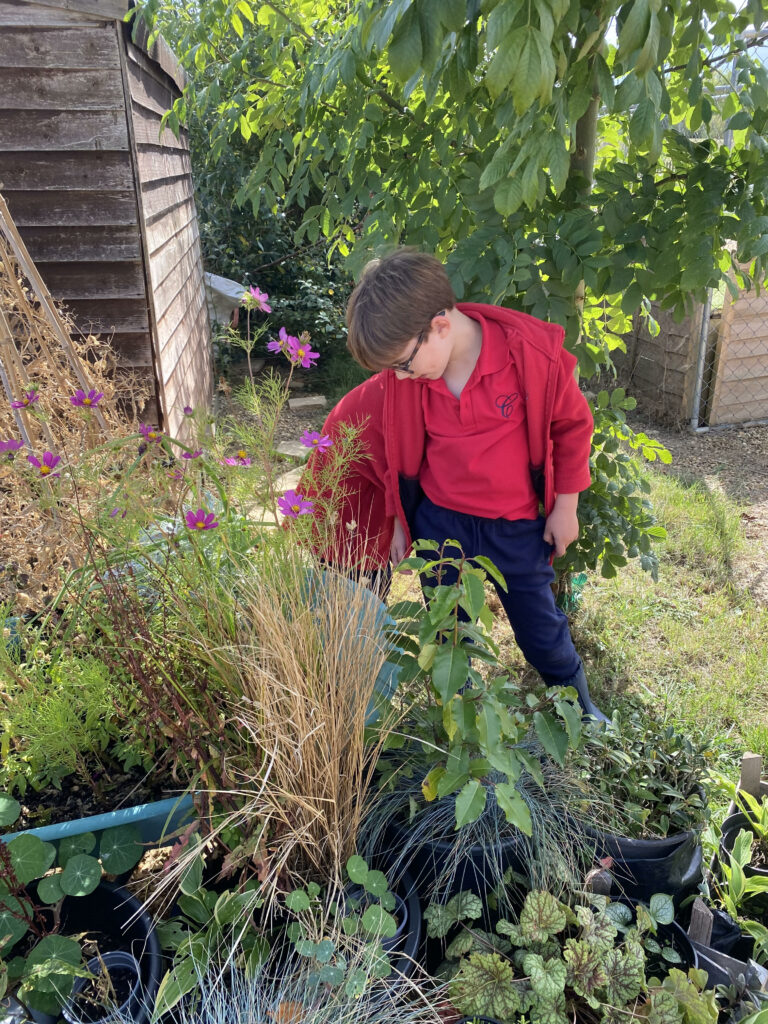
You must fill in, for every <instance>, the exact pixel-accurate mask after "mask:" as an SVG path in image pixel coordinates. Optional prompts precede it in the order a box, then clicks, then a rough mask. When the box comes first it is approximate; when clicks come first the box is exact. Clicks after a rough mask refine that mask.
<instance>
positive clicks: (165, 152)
mask: <svg viewBox="0 0 768 1024" xmlns="http://www.w3.org/2000/svg"><path fill="white" fill-rule="evenodd" d="M135 158H136V167H137V171H138V176H139V181H141V182H142V183H143V184H149V183H150V182H153V181H162V180H164V179H166V178H177V177H182V176H189V175H191V174H192V163H191V161H190V157H189V152H188V151H187V150H181V149H170V150H169V149H166V148H165V147H161V146H138V147H137V149H136V154H135Z"/></svg>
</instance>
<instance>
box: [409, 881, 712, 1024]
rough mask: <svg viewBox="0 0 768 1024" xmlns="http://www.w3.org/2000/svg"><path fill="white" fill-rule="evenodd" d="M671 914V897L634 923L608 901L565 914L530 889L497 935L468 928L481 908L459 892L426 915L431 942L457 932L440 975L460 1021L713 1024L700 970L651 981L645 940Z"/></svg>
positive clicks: (546, 896)
mask: <svg viewBox="0 0 768 1024" xmlns="http://www.w3.org/2000/svg"><path fill="white" fill-rule="evenodd" d="M670 907H671V899H670V898H669V897H666V896H661V895H659V896H655V897H654V898H653V900H652V901H651V907H650V908H646V910H645V912H644V914H643V915H640V914H639V915H638V918H637V921H636V923H634V924H631V922H630V920H629V919H628V917H627V915H629V918H630V919H631V917H632V915H631V911H629V910H628V908H626V907H624V906H622V905H621V904H617V903H610V902H609V901H608V900H606V899H605V898H601V897H598V898H593V902H592V905H591V906H587V905H580V906H577V907H576V908H575V909H571V908H570V907H569V906H568V905H567V904H565V903H562V902H560V901H559V900H557V899H556V898H555V897H554V896H552V895H551V894H550V893H548V892H542V891H534V892H531V893H529V894H528V896H527V897H526V899H525V903H524V904H523V908H522V911H521V912H520V917H519V921H518V923H511V922H509V921H506V920H503V919H502V920H500V921H499V922H497V924H496V934H495V935H494V934H491V933H488V932H483V931H480V930H478V929H476V928H475V927H474V924H473V922H474V921H475V920H476V919H477V918H478V917H479V916H480V914H481V910H482V908H481V906H479V900H478V899H477V897H475V896H473V894H471V893H461V894H459V896H458V897H454V899H453V900H451V901H450V902H449V903H448V904H447V905H445V906H437V905H433V906H431V907H429V908H428V909H427V911H426V913H425V917H426V920H427V933H428V935H430V936H432V937H438V938H444V937H446V936H447V935H448V934H449V933H450V932H453V933H454V938H453V939H452V941H451V942H450V944H449V945H448V947H447V950H446V955H447V957H448V959H449V961H450V960H455V959H456V958H458V961H459V962H458V965H456V964H454V965H451V964H448V965H446V968H444V970H445V971H446V973H447V974H448V975H450V981H449V988H448V991H449V995H450V999H451V1002H452V1003H453V1005H454V1006H455V1007H456V1008H457V1010H459V1012H461V1013H464V1014H467V1015H481V1016H489V1017H494V1018H496V1019H498V1020H500V1021H502V1022H510V1024H511V1022H512V1021H514V1020H517V1019H519V1017H520V1015H521V1014H526V1015H527V1016H528V1019H529V1020H530V1021H532V1022H537V1024H565V1022H566V1021H570V1020H574V1019H576V1020H597V1021H614V1020H618V1019H622V1018H623V1017H629V1018H635V1019H637V1020H642V1019H647V1020H649V1021H652V1020H659V1021H661V1020H669V1021H670V1022H678V1021H680V1022H682V1021H685V1022H687V1024H692V1022H693V1021H698V1022H699V1024H703V1022H709V1021H711V1022H712V1024H714V1022H715V1021H716V1020H717V1013H718V1008H717V1004H716V1002H715V1000H714V993H712V992H705V991H704V989H705V986H706V974H705V973H704V972H703V971H698V972H697V971H689V972H688V973H687V974H685V973H684V972H682V971H680V970H678V969H677V968H671V970H670V971H669V973H668V974H667V977H666V978H665V979H664V980H663V981H660V980H658V979H656V978H650V977H649V976H648V973H647V961H646V949H647V934H648V933H649V932H654V931H655V929H656V928H657V927H658V925H659V924H661V923H663V922H665V921H669V920H671V918H670ZM466 921H469V922H470V924H469V926H467V925H466V924H465V922H466ZM457 926H458V929H457ZM670 979H671V981H670Z"/></svg>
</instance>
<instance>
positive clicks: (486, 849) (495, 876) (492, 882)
mask: <svg viewBox="0 0 768 1024" xmlns="http://www.w3.org/2000/svg"><path fill="white" fill-rule="evenodd" d="M455 835H456V834H455V833H454V835H453V837H451V838H448V839H430V840H428V841H425V842H424V843H422V844H421V845H420V846H418V847H416V848H414V850H413V852H412V854H411V856H409V858H408V863H407V871H408V873H409V874H410V875H411V877H412V879H413V883H414V885H415V886H416V889H417V891H418V893H419V896H420V898H421V900H422V902H423V903H425V904H426V903H429V901H430V900H431V899H432V898H433V897H438V898H439V899H440V901H441V902H443V901H445V900H448V899H450V898H451V897H452V896H455V895H456V894H457V893H460V892H465V891H468V892H473V893H475V894H476V895H478V896H480V898H481V899H482V898H484V897H485V896H487V895H488V893H489V892H490V891H491V890H492V889H494V888H495V887H496V886H497V885H499V883H500V882H501V881H502V879H503V876H504V873H505V872H506V871H507V870H508V869H509V868H512V869H513V870H514V871H516V872H518V873H519V874H522V875H526V874H527V868H526V863H525V860H526V858H525V845H524V841H523V839H522V837H521V836H520V834H518V833H515V834H512V835H510V836H508V837H504V838H502V839H499V841H498V842H496V843H493V844H492V845H490V846H486V845H483V844H481V843H476V844H474V845H473V846H469V847H466V848H463V849H462V850H461V851H460V853H459V852H458V851H457V845H456V838H455ZM407 836H408V833H407V830H406V829H405V828H403V827H400V826H397V825H395V826H393V827H392V828H391V829H390V831H389V836H388V843H387V848H386V849H383V850H379V851H378V853H379V856H380V858H381V861H382V863H383V864H384V865H386V866H389V865H391V864H392V863H393V861H395V860H396V859H397V858H398V857H399V856H400V855H401V854H402V851H403V850H404V849H405V848H406V847H407V842H408V839H407ZM401 863H402V861H401ZM385 870H386V867H385Z"/></svg>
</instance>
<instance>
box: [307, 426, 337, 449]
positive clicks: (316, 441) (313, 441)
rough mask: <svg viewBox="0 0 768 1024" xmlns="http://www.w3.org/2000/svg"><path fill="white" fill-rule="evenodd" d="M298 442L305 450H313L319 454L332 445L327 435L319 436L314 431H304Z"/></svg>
mask: <svg viewBox="0 0 768 1024" xmlns="http://www.w3.org/2000/svg"><path fill="white" fill-rule="evenodd" d="M299 440H300V441H301V443H302V444H303V445H304V447H305V448H313V449H315V450H317V451H319V452H324V451H326V450H327V449H328V448H330V447H331V446H332V445H333V441H332V440H331V439H330V437H328V435H327V434H319V433H318V432H317V431H316V430H305V431H304V433H303V434H302V435H301V437H300V438H299Z"/></svg>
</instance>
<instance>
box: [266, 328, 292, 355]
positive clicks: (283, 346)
mask: <svg viewBox="0 0 768 1024" xmlns="http://www.w3.org/2000/svg"><path fill="white" fill-rule="evenodd" d="M277 337H278V339H279V340H273V341H268V342H267V351H268V352H275V353H278V352H285V353H286V355H287V354H288V349H289V348H290V346H291V345H293V344H296V345H298V343H299V339H298V338H294V336H293V335H292V334H289V333H288V331H286V329H285V328H284V327H281V328H280V330H279V331H278V332H277Z"/></svg>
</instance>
